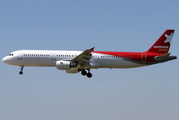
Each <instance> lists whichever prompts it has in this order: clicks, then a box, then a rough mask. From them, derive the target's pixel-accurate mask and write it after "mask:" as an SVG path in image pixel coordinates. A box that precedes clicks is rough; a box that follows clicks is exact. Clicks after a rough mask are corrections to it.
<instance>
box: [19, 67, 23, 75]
mask: <svg viewBox="0 0 179 120" xmlns="http://www.w3.org/2000/svg"><path fill="white" fill-rule="evenodd" d="M20 67H21V71H20V72H19V74H20V75H22V74H23V69H24V66H20Z"/></svg>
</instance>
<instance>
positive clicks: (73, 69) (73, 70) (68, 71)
mask: <svg viewBox="0 0 179 120" xmlns="http://www.w3.org/2000/svg"><path fill="white" fill-rule="evenodd" d="M78 72H79V69H78V68H71V69H69V70H66V73H78Z"/></svg>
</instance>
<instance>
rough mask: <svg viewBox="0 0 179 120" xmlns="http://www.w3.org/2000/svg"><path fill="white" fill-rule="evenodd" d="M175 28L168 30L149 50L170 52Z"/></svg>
mask: <svg viewBox="0 0 179 120" xmlns="http://www.w3.org/2000/svg"><path fill="white" fill-rule="evenodd" d="M173 34H174V30H166V31H165V32H164V33H163V34H162V35H161V36H160V38H159V39H158V40H157V41H156V42H155V43H154V44H153V45H152V47H151V48H150V49H149V50H148V51H147V52H153V53H162V54H164V53H168V51H169V49H170V45H171V41H172V37H173Z"/></svg>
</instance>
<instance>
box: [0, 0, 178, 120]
mask: <svg viewBox="0 0 179 120" xmlns="http://www.w3.org/2000/svg"><path fill="white" fill-rule="evenodd" d="M178 5H179V1H178V0H171V1H168V0H88V1H87V0H1V1H0V51H1V52H0V58H1V59H2V58H3V57H4V56H6V55H8V54H9V53H10V52H12V51H15V50H21V49H37V50H40V49H44V50H46V49H47V50H48V49H50V50H85V49H88V48H91V47H95V50H96V51H126V52H127V51H128V52H142V51H145V50H147V49H148V48H149V47H150V46H151V45H152V44H153V43H154V42H155V41H156V39H158V37H159V36H160V35H161V34H162V33H163V32H164V31H165V30H166V29H169V28H171V29H175V34H174V36H173V41H172V46H171V49H170V52H171V53H172V55H176V56H179V47H178V45H179V7H178ZM0 66H1V72H0V119H1V120H178V119H179V71H178V70H179V63H178V60H173V61H169V62H166V63H161V64H157V65H152V66H148V67H141V68H133V69H112V70H110V69H98V70H91V72H92V73H93V77H92V78H91V79H89V78H87V77H84V76H82V75H81V74H67V73H65V71H60V70H57V69H56V68H55V67H54V68H41V67H25V68H24V74H23V75H22V76H21V75H19V74H18V72H19V70H20V67H18V66H10V65H7V64H4V63H3V62H0Z"/></svg>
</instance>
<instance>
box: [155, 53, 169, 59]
mask: <svg viewBox="0 0 179 120" xmlns="http://www.w3.org/2000/svg"><path fill="white" fill-rule="evenodd" d="M169 55H170V53H165V54H163V55H160V56H155V60H162V59H165V58H168V56H169Z"/></svg>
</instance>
